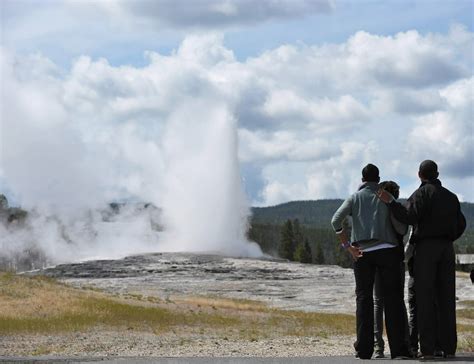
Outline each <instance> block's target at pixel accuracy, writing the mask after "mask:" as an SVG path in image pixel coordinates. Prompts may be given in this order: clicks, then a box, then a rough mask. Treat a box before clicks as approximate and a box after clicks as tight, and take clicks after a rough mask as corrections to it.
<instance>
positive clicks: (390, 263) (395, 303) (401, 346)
mask: <svg viewBox="0 0 474 364" xmlns="http://www.w3.org/2000/svg"><path fill="white" fill-rule="evenodd" d="M379 181H380V177H379V169H378V168H377V167H376V166H375V165H373V164H368V165H366V166H365V167H364V168H363V169H362V185H361V186H360V187H359V189H358V191H357V192H355V193H354V194H352V195H351V196H350V197H349V198H347V199H346V200H345V201H344V202H343V204H342V205H341V206H340V207H339V209H338V210H337V211H336V212H335V214H334V216H333V218H332V220H331V223H332V226H333V228H334V230H335V231H336V234H337V235H338V237H339V240H340V242H341V245H342V247H343V248H344V249H347V250H348V252H349V253H350V254H351V256H352V258H353V260H354V276H355V283H356V326H357V327H356V331H357V333H356V334H357V340H356V342H355V344H354V348H355V349H356V353H357V356H358V357H359V358H361V359H370V358H371V357H372V354H373V352H374V298H373V289H374V280H375V272H376V270H379V272H380V278H381V284H382V287H383V290H382V296H383V299H384V302H385V325H386V328H387V337H388V344H389V347H390V354H391V357H392V358H403V357H407V356H408V347H407V344H406V342H405V340H404V329H405V326H404V314H403V308H404V306H403V294H402V291H401V289H400V286H401V281H400V280H401V279H400V262H401V260H400V252H399V250H398V249H397V246H398V241H397V237H396V234H395V231H394V229H393V227H392V223H391V221H390V211H389V209H388V208H387V206H386V205H385V204H384V203H382V201H380V200H379V199H378V198H377V194H376V193H377V190H378V189H379V184H378V183H379ZM348 216H351V217H352V232H351V242H349V239H348V237H347V233H346V231H345V229H344V228H343V222H344V220H345V219H346V218H347V217H348Z"/></svg>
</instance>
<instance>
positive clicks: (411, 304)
mask: <svg viewBox="0 0 474 364" xmlns="http://www.w3.org/2000/svg"><path fill="white" fill-rule="evenodd" d="M408 310H409V318H408V326H409V328H410V349H411V350H412V352H414V353H416V352H418V322H417V320H418V315H417V313H416V292H415V278H413V277H412V276H410V278H409V279H408Z"/></svg>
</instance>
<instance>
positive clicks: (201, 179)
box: [0, 36, 261, 262]
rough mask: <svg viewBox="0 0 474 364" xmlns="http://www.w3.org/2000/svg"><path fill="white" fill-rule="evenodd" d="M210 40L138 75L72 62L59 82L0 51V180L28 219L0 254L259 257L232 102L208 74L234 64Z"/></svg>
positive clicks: (44, 69) (154, 62) (7, 235)
mask: <svg viewBox="0 0 474 364" xmlns="http://www.w3.org/2000/svg"><path fill="white" fill-rule="evenodd" d="M213 39H214V38H213V37H209V36H208V37H203V38H202V39H201V38H199V37H193V42H194V43H195V44H194V45H193V47H192V48H189V47H185V48H186V49H179V50H178V51H177V53H176V54H173V55H171V56H169V57H164V56H160V55H157V54H154V55H151V56H150V60H151V62H150V65H149V66H147V67H144V68H133V67H118V68H117V67H112V66H110V65H109V64H108V63H107V61H105V60H99V61H97V62H91V61H90V59H88V58H86V57H82V58H80V59H79V60H78V61H77V63H76V64H75V65H74V66H73V68H72V70H71V72H70V73H69V74H66V75H64V74H62V72H61V71H60V70H58V69H57V68H56V67H55V66H54V64H52V63H51V62H50V61H49V60H47V59H45V58H44V57H41V56H30V57H20V56H17V55H14V54H12V53H9V52H7V51H6V50H4V49H3V50H2V54H1V66H2V67H1V69H2V79H3V82H4V85H5V87H6V88H7V89H8V90H9V92H8V93H4V96H3V100H2V105H3V108H4V109H3V110H2V113H3V117H2V140H1V143H2V144H1V151H2V154H1V156H0V157H1V163H0V172H1V173H0V176H1V177H0V178H1V180H0V182H2V185H5V186H6V187H7V188H8V190H10V191H11V195H13V196H14V197H15V199H16V200H17V202H19V203H20V204H21V206H22V207H24V208H26V209H27V210H28V211H30V213H29V217H28V219H27V220H26V222H25V226H24V227H23V228H19V227H16V226H15V224H10V225H9V227H8V228H5V227H2V231H1V235H0V236H1V238H0V239H1V240H0V245H1V249H2V252H7V253H6V254H8V255H9V256H11V257H15V256H16V257H19V256H21V252H25V251H28V252H35V254H36V253H38V254H40V255H45V256H46V257H47V258H48V261H50V262H62V261H73V260H80V259H90V258H99V257H100V258H116V257H121V256H125V255H129V254H134V253H141V252H146V251H164V250H166V251H195V252H196V251H201V252H203V251H206V252H214V253H221V254H229V255H236V256H259V255H261V251H260V248H259V247H258V246H257V244H255V243H251V242H249V241H248V240H247V239H246V228H247V223H248V221H247V220H248V216H249V207H248V203H247V201H246V196H245V195H244V193H243V189H242V185H241V184H242V182H241V178H240V172H239V163H238V146H237V121H236V119H235V116H234V114H233V105H234V101H233V97H232V93H231V92H228V91H227V90H228V86H229V85H227V84H226V82H225V79H222V78H213V77H214V75H213V73H212V71H210V70H209V68H212V67H218V64H219V62H220V61H221V60H222V59H226V60H227V61H228V62H231V61H232V59H231V58H229V57H232V54H231V52H230V53H229V51H228V50H226V49H225V48H224V47H222V46H221V41H222V40H221V39H220V40H219V38H215V41H213ZM200 44H201V45H202V46H201V47H199V45H200ZM183 45H184V46H185V45H186V41H185V42H183ZM209 45H212V46H213V47H210V48H209V49H211V52H210V53H211V54H209V56H208V57H207V58H206V49H207V47H209ZM190 52H198V53H199V57H196V58H195V59H193V57H191V56H190V54H189V53H190ZM196 59H197V60H198V61H196ZM204 65H205V66H204ZM143 90H145V91H143ZM0 192H2V191H0ZM111 201H119V202H121V203H120V204H118V205H116V206H115V207H114V208H113V207H111V206H109V205H108V204H107V203H108V202H111ZM124 201H126V203H125V202H124ZM139 201H141V202H149V203H150V205H146V206H145V205H143V204H140V203H138V202H139ZM117 206H118V207H117ZM3 254H5V253H3ZM0 258H1V257H0ZM20 258H21V257H20Z"/></svg>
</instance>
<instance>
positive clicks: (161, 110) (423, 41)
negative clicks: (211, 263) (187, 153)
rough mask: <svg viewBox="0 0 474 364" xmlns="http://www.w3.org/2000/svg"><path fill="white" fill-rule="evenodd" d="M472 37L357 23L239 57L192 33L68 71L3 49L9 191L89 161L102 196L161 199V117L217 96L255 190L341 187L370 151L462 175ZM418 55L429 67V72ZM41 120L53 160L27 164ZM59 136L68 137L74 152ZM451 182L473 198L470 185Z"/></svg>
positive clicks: (402, 164)
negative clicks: (115, 60)
mask: <svg viewBox="0 0 474 364" xmlns="http://www.w3.org/2000/svg"><path fill="white" fill-rule="evenodd" d="M231 10H232V9H230V10H228V11H231ZM470 41H472V34H471V33H469V32H467V31H466V30H465V29H462V28H459V27H455V28H453V30H452V31H451V32H449V33H447V34H428V35H421V34H419V33H417V32H414V31H411V32H405V33H399V34H397V35H395V36H378V35H373V34H368V33H363V32H360V33H357V34H355V35H354V36H353V37H351V38H349V39H348V40H347V41H346V42H343V43H341V44H327V45H323V46H305V45H300V46H293V45H285V46H281V47H279V48H277V49H274V50H269V51H267V52H265V53H263V54H262V55H260V56H258V57H254V58H250V59H248V60H246V61H243V62H241V61H238V60H237V59H236V58H235V57H234V54H233V52H232V50H230V49H228V48H226V47H225V46H224V45H223V37H222V35H219V34H200V35H193V36H189V37H187V38H186V39H185V40H184V41H183V42H182V43H181V45H180V46H179V47H178V48H177V49H176V50H175V51H174V52H172V53H171V54H170V55H168V56H165V55H162V54H159V53H156V52H148V53H147V60H148V64H147V65H145V66H144V67H132V66H114V65H111V64H110V63H109V62H108V61H107V60H106V59H97V60H94V59H92V58H91V57H88V56H82V57H79V58H78V59H76V60H75V62H74V63H73V66H72V68H71V70H69V71H65V70H62V69H59V68H57V67H56V66H55V65H54V64H52V62H51V61H49V60H48V59H47V58H45V57H43V56H40V55H34V56H32V57H23V56H19V55H17V56H13V55H8V54H7V55H6V56H5V57H6V58H4V62H6V63H5V64H7V67H3V70H2V75H5V76H6V77H5V78H4V79H5V82H4V83H5V85H6V86H7V88H9V89H11V90H12V91H11V92H10V93H9V95H6V96H5V97H6V99H5V100H6V101H4V100H2V104H3V105H4V110H3V111H2V112H3V113H4V115H6V116H8V120H6V119H5V120H6V121H4V122H3V124H4V128H3V134H4V135H3V140H5V141H6V142H7V143H11V144H9V146H8V148H6V147H3V149H4V150H5V151H7V153H9V154H8V159H9V162H8V163H10V167H8V168H7V167H6V166H5V163H3V166H2V172H3V178H4V179H5V180H6V181H7V183H8V184H9V186H10V188H12V189H15V188H16V189H18V191H20V190H22V189H24V188H27V187H28V182H26V181H28V179H27V178H26V177H27V176H28V173H37V176H38V177H37V179H36V180H37V181H38V185H37V188H38V190H36V191H32V192H31V194H30V195H29V197H28V198H31V199H34V198H37V196H39V195H41V194H40V193H39V192H38V191H40V190H43V189H45V190H48V188H49V187H48V186H54V183H52V181H53V180H54V179H56V180H57V178H58V176H55V177H54V178H53V175H54V173H53V171H55V169H54V168H53V166H54V165H59V166H64V168H65V170H67V171H70V172H69V175H70V176H79V177H78V178H79V179H77V181H82V179H81V178H83V179H84V177H81V176H84V175H86V176H93V175H94V174H91V173H90V172H89V171H90V169H89V168H92V170H97V169H99V170H102V169H107V170H108V172H107V174H106V175H100V176H99V177H98V180H96V179H95V178H96V176H94V177H93V178H92V177H91V178H89V177H88V178H87V181H84V186H89V187H88V188H90V189H91V191H93V193H92V192H89V191H88V192H84V194H85V195H86V196H94V194H100V195H101V196H102V192H103V191H104V190H105V191H108V194H107V195H106V197H107V198H113V197H114V196H118V195H130V196H134V197H135V198H139V199H144V200H152V201H154V202H156V203H158V204H159V203H160V201H161V199H162V196H161V191H160V189H159V188H158V189H157V188H156V186H159V185H160V181H161V180H162V179H163V174H164V171H165V170H166V168H167V167H166V158H165V157H164V149H163V148H164V146H163V137H164V135H165V134H166V132H167V125H168V123H169V120H170V117H171V116H172V115H174V114H175V113H176V112H178V111H179V110H181V109H182V108H183V107H191V106H189V105H192V104H193V103H194V102H195V101H196V100H203V101H205V102H206V103H205V105H208V107H209V105H211V104H212V103H207V101H208V100H214V102H215V105H216V107H217V106H218V105H219V107H223V108H224V109H225V110H227V111H226V113H230V114H231V115H232V116H233V118H235V119H237V122H238V125H239V128H240V129H239V141H240V152H239V156H240V158H241V161H242V162H245V163H247V164H255V165H258V166H259V168H261V172H260V173H261V180H262V181H263V182H264V185H263V186H261V187H260V186H259V191H253V193H254V195H253V199H254V202H256V203H257V202H258V203H260V204H267V203H268V204H269V203H277V202H282V201H284V200H286V199H296V198H305V199H309V198H325V197H326V198H327V197H344V196H345V195H347V194H348V193H349V192H350V191H352V190H353V189H354V188H356V187H357V184H358V182H359V180H360V169H361V168H362V166H363V164H364V163H367V162H374V163H376V164H378V165H379V167H380V168H381V170H382V174H383V175H386V176H388V177H390V178H392V179H398V178H400V179H403V180H405V181H411V180H412V179H413V178H414V177H413V176H414V172H413V169H415V168H417V166H418V163H419V162H420V161H421V160H422V159H425V158H432V159H435V160H438V161H439V162H440V167H442V168H443V169H442V170H441V171H442V173H445V176H446V177H449V178H451V179H453V180H455V181H460V180H463V179H464V178H468V176H469V175H472V157H471V156H472V147H471V146H472V145H473V143H472V126H471V120H472V78H471V77H472V75H470V74H467V75H466V72H467V70H468V68H469V65H470V64H471V63H472V55H468V54H466V52H465V49H464V47H465V46H466V44H468V43H469V42H470ZM7 58H8V59H9V60H5V59H7ZM426 69H427V70H431V71H430V72H434V71H433V70H437V71H436V73H431V76H430V77H428V73H429V72H428V73H427V71H426ZM10 100H11V101H10ZM211 109H212V108H211ZM211 109H210V110H209V114H210V115H213V114H212V110H211ZM192 110H194V109H193V108H191V112H189V113H187V114H186V115H187V116H186V120H187V123H188V125H189V127H188V129H189V131H190V132H192V134H194V135H195V138H200V139H199V140H197V141H196V142H197V143H203V144H205V143H206V139H205V138H203V136H202V135H203V134H200V133H199V130H200V127H201V126H202V127H203V128H204V125H207V124H206V121H205V118H203V117H202V115H193V113H192ZM202 110H203V109H202V108H199V112H202ZM230 119H231V118H230ZM230 119H229V120H230ZM17 120H19V121H17ZM15 124H16V125H21V126H22V129H21V130H31V131H32V132H31V133H29V132H25V136H24V140H28V142H25V143H20V144H18V143H16V142H15V141H16V140H23V139H22V138H23V136H22V135H21V133H20V132H19V131H18V132H17V134H16V135H13V134H12V133H13V131H9V133H10V135H12V138H10V139H7V138H8V136H5V130H6V127H5V126H14V125H15ZM184 129H186V128H184ZM11 130H15V129H14V128H12V129H11ZM16 130H20V129H16ZM41 133H46V134H45V137H44V142H45V143H46V142H47V143H49V145H50V147H48V148H49V149H47V150H50V152H49V154H47V155H48V156H49V157H48V158H51V159H50V160H51V163H49V162H48V163H45V162H44V161H42V159H45V158H41V157H40V156H37V159H35V161H34V168H32V169H31V170H29V167H28V164H29V163H25V162H24V161H26V160H27V159H21V158H20V156H24V155H25V154H28V155H29V154H32V155H34V154H35V152H34V150H35V149H34V148H36V147H35V146H37V145H38V143H40V142H41V144H42V143H43V142H42V140H41V139H40V140H39V141H38V140H37V139H38V138H37V135H40V134H41ZM62 135H64V136H65V137H63V138H62V137H61V136H62ZM28 138H29V139H28ZM9 140H11V141H9ZM50 140H52V141H51V142H50ZM191 140H192V139H191ZM53 141H54V142H53ZM75 148H76V149H75ZM58 149H62V150H67V151H70V154H71V155H73V156H75V157H74V158H73V162H71V161H66V160H64V158H63V156H64V154H67V153H63V154H59V153H57V152H56V150H58ZM4 154H5V153H4ZM4 158H5V157H4ZM43 164H44V166H43ZM12 166H24V168H23V172H22V173H20V172H18V174H16V175H12V174H11V172H9V171H8V169H9V168H12ZM15 168H16V167H15ZM18 170H20V169H18ZM251 170H252V171H253V172H255V169H251ZM289 171H291V172H289ZM290 175H291V177H290ZM22 178H23V180H24V181H25V182H21V179H22ZM35 178H36V177H35ZM70 178H71V179H73V180H75V177H74V178H73V177H70ZM68 181H69V180H68V179H67V178H65V179H64V183H62V184H61V185H62V186H63V187H62V188H63V190H64V192H61V194H60V195H61V196H64V195H68V194H70V193H72V192H70V191H68V190H66V187H64V186H68V185H69V183H66V182H68ZM415 182H416V181H415ZM22 183H23V185H22ZM408 183H411V182H406V184H407V185H408ZM70 185H71V186H73V185H74V184H73V183H71V184H70ZM80 185H82V182H81V183H80ZM456 186H462V184H461V183H458V184H456ZM402 187H403V188H405V187H404V186H402ZM28 188H29V187H28ZM461 188H462V187H461ZM85 191H87V189H85ZM459 192H460V193H462V194H463V195H464V197H465V198H466V199H468V200H469V199H471V200H474V195H473V194H472V192H470V191H468V190H464V189H463V191H459ZM258 194H259V195H260V197H258ZM77 195H78V196H80V194H77ZM45 198H46V197H45ZM26 199H27V198H26V197H25V199H24V200H23V201H25V200H26ZM58 200H59V199H58ZM85 200H86V201H87V200H88V199H87V198H86V199H85Z"/></svg>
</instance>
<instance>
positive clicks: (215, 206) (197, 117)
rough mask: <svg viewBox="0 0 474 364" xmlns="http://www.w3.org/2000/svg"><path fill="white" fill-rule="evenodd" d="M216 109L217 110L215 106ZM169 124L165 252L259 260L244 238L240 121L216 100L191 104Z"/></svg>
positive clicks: (256, 249) (245, 211) (245, 212)
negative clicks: (202, 252) (205, 252)
mask: <svg viewBox="0 0 474 364" xmlns="http://www.w3.org/2000/svg"><path fill="white" fill-rule="evenodd" d="M216 104H217V105H216ZM183 106H185V107H183V108H181V109H180V110H178V111H177V112H176V113H175V114H174V115H172V117H171V118H170V121H169V129H168V130H167V132H166V134H165V141H164V153H165V159H166V160H167V161H169V163H170V164H169V165H167V168H166V171H167V173H166V175H165V176H164V190H163V203H162V206H163V215H164V216H163V223H164V225H165V226H166V227H167V230H166V231H165V233H164V242H165V245H164V246H163V247H164V249H166V250H169V251H176V250H180V251H213V252H224V253H226V254H230V255H238V256H258V255H261V251H260V248H259V247H258V246H257V244H255V243H249V242H247V240H246V237H245V231H246V227H247V217H248V216H249V208H248V205H247V203H246V198H245V195H244V193H243V190H242V184H241V180H240V174H239V162H238V159H237V133H236V121H235V119H234V118H233V116H232V114H231V113H230V112H229V110H228V108H227V106H226V105H225V103H223V102H220V101H219V100H218V99H214V100H212V101H211V100H208V101H202V100H197V101H193V100H190V101H189V102H188V103H187V104H185V105H183Z"/></svg>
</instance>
